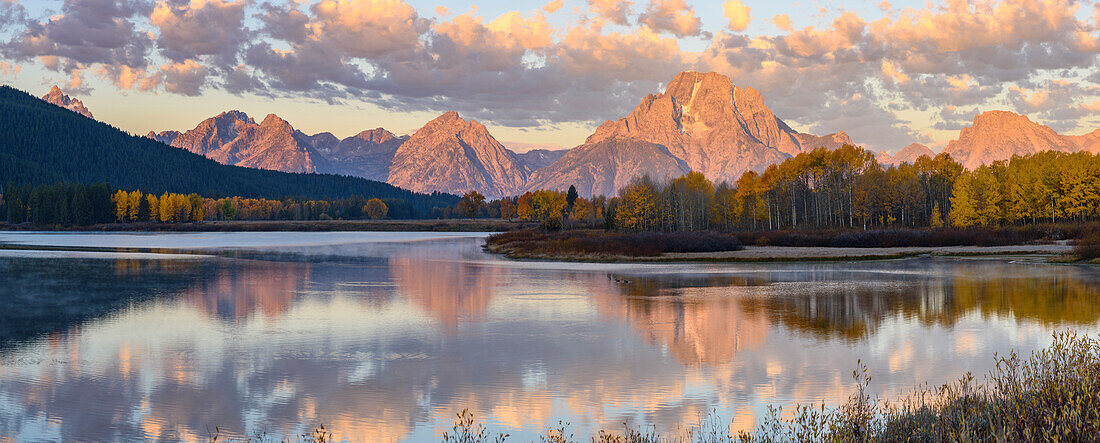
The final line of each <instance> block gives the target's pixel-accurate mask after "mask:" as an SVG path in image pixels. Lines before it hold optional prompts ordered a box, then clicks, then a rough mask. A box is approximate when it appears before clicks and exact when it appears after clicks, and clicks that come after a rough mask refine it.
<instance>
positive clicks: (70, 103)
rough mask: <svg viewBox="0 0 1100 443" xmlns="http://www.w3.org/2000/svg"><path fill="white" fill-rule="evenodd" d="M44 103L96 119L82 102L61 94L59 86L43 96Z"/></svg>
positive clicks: (55, 86)
mask: <svg viewBox="0 0 1100 443" xmlns="http://www.w3.org/2000/svg"><path fill="white" fill-rule="evenodd" d="M42 101H45V102H46V103H50V104H53V105H57V106H60V107H62V108H65V109H68V110H70V111H73V112H75V113H77V114H80V115H83V116H85V117H88V118H90V119H93V120H94V119H95V117H92V112H91V111H89V110H88V108H85V107H84V103H81V102H80V100H77V99H75V98H72V97H69V96H67V95H65V93H64V92H61V88H58V87H57V85H54V86H53V88H50V92H47V93H46V95H43V96H42Z"/></svg>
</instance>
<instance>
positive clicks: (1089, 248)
mask: <svg viewBox="0 0 1100 443" xmlns="http://www.w3.org/2000/svg"><path fill="white" fill-rule="evenodd" d="M1066 241H1069V242H1070V243H1071V244H1074V245H1076V246H1075V248H1074V250H1073V251H1070V248H1069V246H1066ZM742 246H749V247H752V248H750V249H749V250H745V251H742V252H736V251H741V250H742V249H744V248H743V247H742ZM486 249H487V250H489V251H490V252H494V253H499V254H504V255H506V256H508V257H510V258H520V259H552V260H570V261H631V260H640V261H715V262H759V261H813V260H874V259H889V258H904V257H911V256H917V255H950V256H980V255H1020V254H1045V255H1064V257H1063V258H1062V260H1064V261H1079V260H1086V261H1087V260H1092V259H1096V258H1097V257H1100V226H1098V225H1097V224H1054V225H1029V226H1010V227H985V228H967V229H877V230H853V229H846V230H783V231H749V232H733V233H719V232H654V233H650V232H642V233H623V232H614V231H599V230H584V231H564V232H546V231H540V230H537V229H529V230H518V231H513V232H508V233H504V234H501V235H494V236H491V237H489V239H488V240H487V241H486Z"/></svg>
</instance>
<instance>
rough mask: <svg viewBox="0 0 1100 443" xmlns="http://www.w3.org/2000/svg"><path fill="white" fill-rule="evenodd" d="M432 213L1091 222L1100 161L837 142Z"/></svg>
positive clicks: (846, 224)
mask: <svg viewBox="0 0 1100 443" xmlns="http://www.w3.org/2000/svg"><path fill="white" fill-rule="evenodd" d="M433 215H435V216H438V217H500V218H505V219H521V220H534V221H539V222H541V223H543V225H544V227H547V228H550V229H554V228H558V227H567V228H568V227H587V228H604V229H616V230H623V231H703V230H722V231H735V230H779V229H835V228H860V229H870V228H884V227H944V226H955V227H969V226H994V225H1007V224H1024V223H1037V222H1042V221H1047V222H1056V221H1087V220H1097V219H1100V156H1096V155H1093V154H1090V153H1087V152H1079V153H1073V154H1066V153H1061V152H1055V151H1047V152H1041V153H1037V154H1032V155H1027V156H1015V157H1013V158H1011V159H1009V160H1004V161H999V162H995V163H993V164H991V165H987V166H981V167H979V168H977V169H975V170H973V171H971V170H966V169H965V168H964V167H963V166H962V165H961V164H960V163H959V162H957V161H955V160H954V159H953V158H951V156H950V155H948V154H945V153H941V154H938V155H936V156H934V157H929V156H922V157H920V158H919V159H917V160H916V161H914V162H913V163H902V164H900V165H882V164H879V163H878V162H877V161H876V160H875V157H874V155H873V154H872V153H871V152H870V151H867V150H864V149H862V148H858V147H855V146H850V145H846V146H843V147H841V148H839V149H835V150H827V149H824V148H820V149H815V150H812V151H809V152H805V153H801V154H799V155H797V156H795V157H792V158H790V159H787V160H785V161H783V162H781V163H779V164H775V165H772V166H769V167H768V168H767V169H765V170H764V171H763V172H762V173H757V172H753V171H749V172H746V173H744V174H743V175H742V176H741V177H740V178H739V179H738V180H737V181H736V182H734V183H726V182H722V183H717V184H716V183H713V182H711V181H709V180H707V179H706V177H705V176H704V175H703V174H701V173H698V172H689V173H687V174H685V175H683V176H680V177H675V178H672V179H669V180H663V181H659V180H654V179H652V178H650V177H645V176H643V177H638V178H636V179H634V180H633V181H631V182H630V183H629V184H628V185H626V186H624V187H623V188H621V189H620V190H619V193H618V196H616V197H613V198H607V197H603V196H598V197H595V198H591V199H586V198H583V197H578V196H577V195H576V191H575V189H574V188H573V187H570V190H569V192H561V191H553V190H539V191H534V192H528V193H525V194H523V195H521V196H518V197H510V198H503V199H499V200H492V201H489V202H486V201H485V198H484V197H483V196H481V195H480V194H477V193H476V192H470V193H467V194H466V195H464V196H463V198H462V200H460V201H459V202H458V203H457V204H456V205H454V206H453V207H449V208H444V209H441V210H437V211H435V212H434V213H433Z"/></svg>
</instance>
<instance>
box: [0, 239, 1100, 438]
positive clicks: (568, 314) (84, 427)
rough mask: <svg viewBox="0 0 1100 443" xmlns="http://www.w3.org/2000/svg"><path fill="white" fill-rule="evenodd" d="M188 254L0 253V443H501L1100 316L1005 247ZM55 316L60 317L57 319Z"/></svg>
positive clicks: (736, 414)
mask: <svg viewBox="0 0 1100 443" xmlns="http://www.w3.org/2000/svg"><path fill="white" fill-rule="evenodd" d="M232 255H233V256H232V257H205V258H193V259H187V260H179V259H173V260H155V259H142V260H129V259H128V260H110V259H101V258H100V259H65V260H56V259H52V260H44V259H34V258H28V257H20V258H0V277H2V279H3V281H5V282H6V284H5V285H4V286H3V288H0V303H3V308H4V309H3V312H2V313H0V315H2V316H3V317H2V318H0V320H4V321H3V322H2V323H0V334H2V336H0V337H3V342H2V343H0V356H2V360H0V439H3V438H5V437H7V438H12V439H14V440H17V441H23V440H78V439H84V440H95V441H104V440H107V441H110V440H117V441H131V440H136V439H152V440H169V441H170V440H187V441H202V440H204V439H205V437H206V435H207V432H208V430H210V429H213V427H214V426H218V427H220V428H221V429H222V430H223V435H224V433H230V434H232V435H237V436H242V435H255V434H257V433H261V432H266V433H267V435H269V436H273V437H274V438H276V439H278V438H280V437H282V436H293V435H298V434H302V433H305V432H307V431H308V430H309V429H310V427H311V426H315V425H317V424H320V423H324V424H325V426H326V428H329V429H331V430H333V431H334V433H335V434H336V436H337V437H338V439H341V440H345V441H393V440H403V439H408V440H414V441H421V440H432V439H434V438H435V437H436V436H438V435H439V433H440V432H441V431H442V430H443V429H444V428H447V427H449V423H450V420H451V417H452V415H453V413H454V412H456V411H458V410H461V409H463V408H470V409H471V410H474V411H475V412H476V413H477V415H478V416H480V417H487V418H488V419H489V420H490V427H494V428H496V429H501V430H506V431H508V432H510V433H511V434H512V435H513V436H514V437H516V438H517V439H518V440H519V441H526V440H528V439H531V438H532V437H534V434H535V433H538V432H540V431H541V430H542V429H544V428H545V427H546V426H547V425H549V424H553V423H556V422H557V420H559V419H565V420H568V421H570V422H572V423H573V425H574V427H575V431H576V433H577V435H585V434H586V433H588V432H590V431H591V430H592V429H595V428H599V427H605V428H612V427H614V428H617V427H619V426H620V423H621V422H623V421H631V422H644V423H651V424H653V425H655V426H657V427H658V428H659V429H661V430H663V431H666V432H673V433H675V431H676V430H677V429H681V428H682V427H683V425H685V424H690V423H693V422H696V421H698V420H699V419H700V418H701V417H703V416H705V415H707V414H708V413H710V411H712V410H717V411H718V412H719V415H721V416H723V418H724V419H732V420H733V422H734V427H745V426H751V425H752V423H753V419H754V416H755V415H756V414H759V413H760V412H761V410H762V408H763V407H764V405H766V404H768V403H773V402H779V403H786V402H789V401H813V400H826V401H829V402H837V401H841V400H842V399H844V398H846V397H847V395H848V394H849V393H850V390H851V388H852V384H851V381H850V380H849V379H848V376H847V374H848V373H849V372H850V370H851V369H852V368H853V365H854V362H855V360H856V359H857V358H860V359H863V361H865V362H866V363H867V364H868V365H869V366H870V367H871V370H872V372H873V374H874V376H875V385H874V386H873V387H872V388H873V389H875V390H876V391H877V392H878V393H881V394H890V393H897V392H902V391H904V390H907V389H908V388H910V387H911V386H913V385H915V384H917V383H920V382H923V381H930V382H932V383H938V382H942V381H946V380H948V379H950V378H954V377H956V376H958V375H960V374H961V373H962V372H965V371H967V370H971V371H975V372H977V373H981V372H982V371H983V370H985V369H988V367H989V364H990V362H991V356H992V353H993V352H995V351H999V352H1005V351H1007V350H1009V349H1013V348H1015V349H1017V350H1021V351H1024V352H1027V351H1029V350H1031V349H1035V348H1036V347H1039V346H1042V345H1043V344H1045V343H1046V341H1047V338H1048V336H1049V331H1050V330H1051V329H1052V328H1058V327H1068V326H1073V327H1083V328H1092V329H1094V328H1095V326H1096V324H1097V322H1098V317H1097V315H1098V312H1100V304H1098V303H1096V301H1097V300H1098V295H1100V294H1098V292H1100V284H1098V283H1100V281H1098V273H1097V271H1095V270H1092V269H1090V268H1083V267H1075V266H1052V265H1034V264H1020V263H1011V262H1006V261H1001V260H949V259H914V260H903V261H893V262H868V263H858V264H813V265H795V264H780V265H764V264H753V265H723V266H717V265H713V266H711V265H706V266H702V265H700V266H695V265H692V266H685V265H644V266H637V265H632V266H592V267H591V270H590V271H589V270H585V269H586V268H585V267H578V266H574V265H570V266H559V265H556V264H552V263H533V264H532V263H516V262H506V261H501V260H499V259H497V258H495V257H491V256H487V255H485V254H483V253H482V252H481V251H480V247H479V242H478V241H477V240H476V239H459V240H453V239H452V240H445V241H438V242H428V241H419V242H406V243H377V242H376V243H372V244H369V245H364V244H347V245H331V244H330V245H324V246H309V247H300V248H289V249H288V248H286V247H280V248H278V250H277V251H276V252H275V253H272V254H265V253H264V252H263V249H262V248H259V247H255V246H254V245H253V247H252V248H251V249H249V250H248V251H244V252H242V253H239V254H232ZM51 313H56V314H51Z"/></svg>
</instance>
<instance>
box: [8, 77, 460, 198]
mask: <svg viewBox="0 0 1100 443" xmlns="http://www.w3.org/2000/svg"><path fill="white" fill-rule="evenodd" d="M0 116H3V117H2V118H0V184H2V183H12V184H47V183H57V182H74V183H101V182H103V183H110V184H111V185H112V186H114V187H117V188H121V189H140V190H142V191H144V192H149V193H158V194H159V193H163V192H176V193H184V194H190V193H197V194H200V195H203V196H206V197H215V198H216V197H231V196H239V197H246V198H276V199H278V198H283V197H299V198H307V199H322V200H333V199H343V198H353V197H354V198H380V199H391V200H404V201H407V202H408V203H409V204H410V205H411V206H412V207H414V208H415V209H416V211H417V213H418V214H427V213H428V212H429V211H430V210H431V208H433V207H442V206H448V205H452V204H454V203H455V202H457V201H458V198H457V197H456V196H453V195H449V194H432V195H427V194H417V193H413V192H410V191H406V190H403V189H400V188H397V187H394V186H391V185H389V184H386V183H380V182H375V181H370V180H365V179H361V178H355V177H346V176H337V175H328V174H290V173H284V172H276V171H266V170H257V169H248V168H241V167H235V166H226V165H221V164H218V163H217V162H215V161H213V160H210V159H207V158H204V157H202V156H199V155H195V154H192V153H190V152H187V151H184V150H181V149H175V148H171V147H169V146H166V145H164V144H162V143H160V142H157V141H153V140H150V139H147V138H144V137H139V136H134V135H130V134H127V133H125V132H123V131H121V130H119V129H117V128H114V127H112V126H110V125H107V124H105V123H101V122H98V121H95V120H92V119H89V118H86V117H83V116H81V115H78V114H76V113H74V112H72V111H69V110H67V109H63V108H60V107H57V106H54V105H52V104H49V103H46V102H43V101H42V100H39V99H38V98H35V97H33V96H31V95H29V94H27V93H24V92H22V91H19V90H17V89H14V88H11V87H8V86H0Z"/></svg>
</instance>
